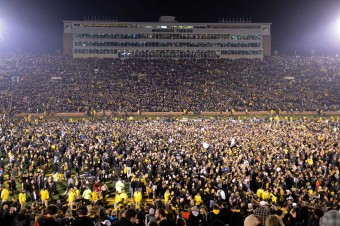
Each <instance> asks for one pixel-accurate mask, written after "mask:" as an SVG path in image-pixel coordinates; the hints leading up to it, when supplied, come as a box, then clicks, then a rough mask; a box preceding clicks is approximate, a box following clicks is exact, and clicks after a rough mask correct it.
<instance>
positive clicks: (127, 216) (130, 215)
mask: <svg viewBox="0 0 340 226" xmlns="http://www.w3.org/2000/svg"><path fill="white" fill-rule="evenodd" d="M136 219H137V212H136V210H134V209H128V210H126V211H125V213H124V217H122V218H121V219H120V220H119V221H115V222H114V223H113V224H112V226H132V225H133V224H134V223H135V222H136Z"/></svg>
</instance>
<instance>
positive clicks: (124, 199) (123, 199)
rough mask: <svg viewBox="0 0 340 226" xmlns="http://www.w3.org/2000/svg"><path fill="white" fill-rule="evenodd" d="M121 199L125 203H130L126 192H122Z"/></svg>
mask: <svg viewBox="0 0 340 226" xmlns="http://www.w3.org/2000/svg"><path fill="white" fill-rule="evenodd" d="M120 198H121V201H122V202H123V203H127V202H128V201H129V196H128V195H127V194H126V192H125V191H124V190H123V191H122V193H120Z"/></svg>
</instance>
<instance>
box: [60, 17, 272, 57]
mask: <svg viewBox="0 0 340 226" xmlns="http://www.w3.org/2000/svg"><path fill="white" fill-rule="evenodd" d="M63 40H64V55H70V56H73V57H74V58H79V57H82V58H91V57H98V58H118V57H119V58H195V59H197V58H210V59H214V58H227V59H239V58H253V59H254V58H259V59H263V57H264V56H270V55H271V35H270V24H269V23H263V24H260V23H251V22H250V21H246V20H245V19H238V20H237V21H230V22H222V21H221V22H220V23H180V22H177V21H176V20H175V17H171V16H162V17H160V18H159V21H158V22H145V23H142V22H134V23H131V22H119V21H105V20H100V19H99V20H93V18H92V19H91V20H84V21H64V36H63Z"/></svg>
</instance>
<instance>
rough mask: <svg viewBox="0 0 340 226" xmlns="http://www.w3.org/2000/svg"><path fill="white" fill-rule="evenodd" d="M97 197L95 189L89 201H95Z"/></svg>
mask: <svg viewBox="0 0 340 226" xmlns="http://www.w3.org/2000/svg"><path fill="white" fill-rule="evenodd" d="M98 199H99V197H98V193H97V192H96V191H93V192H92V198H91V202H92V203H96V202H97V201H98Z"/></svg>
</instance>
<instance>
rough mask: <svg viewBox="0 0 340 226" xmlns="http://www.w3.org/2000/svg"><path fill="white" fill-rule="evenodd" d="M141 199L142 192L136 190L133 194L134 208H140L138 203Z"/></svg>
mask: <svg viewBox="0 0 340 226" xmlns="http://www.w3.org/2000/svg"><path fill="white" fill-rule="evenodd" d="M142 198H143V195H142V192H140V190H138V189H137V190H136V191H135V193H134V194H133V199H134V201H135V206H136V208H139V207H140V202H141V201H142Z"/></svg>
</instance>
